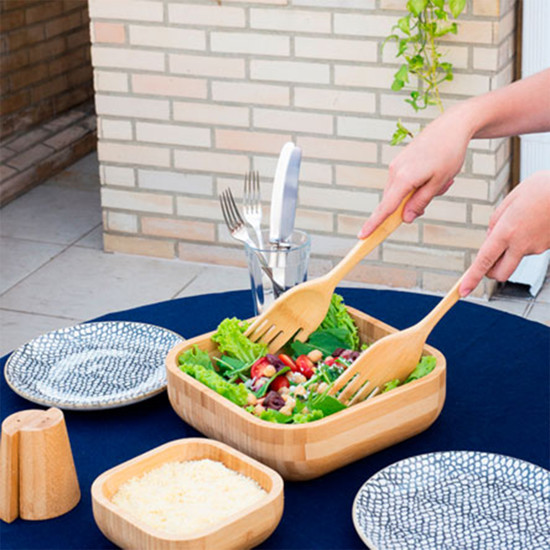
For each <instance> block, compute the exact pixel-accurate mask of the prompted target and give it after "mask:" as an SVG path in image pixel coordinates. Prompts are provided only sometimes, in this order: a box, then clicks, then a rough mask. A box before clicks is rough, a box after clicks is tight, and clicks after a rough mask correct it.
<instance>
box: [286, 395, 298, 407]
mask: <svg viewBox="0 0 550 550" xmlns="http://www.w3.org/2000/svg"><path fill="white" fill-rule="evenodd" d="M295 406H296V399H294V397H290V395H288V396H287V400H286V404H285V407H290V408H291V409H293V408H294V407H295Z"/></svg>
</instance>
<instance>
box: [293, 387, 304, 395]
mask: <svg viewBox="0 0 550 550" xmlns="http://www.w3.org/2000/svg"><path fill="white" fill-rule="evenodd" d="M306 393H307V390H306V389H305V388H304V386H301V385H299V386H296V387H295V388H294V395H305V394H306Z"/></svg>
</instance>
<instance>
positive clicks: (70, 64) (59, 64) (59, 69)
mask: <svg viewBox="0 0 550 550" xmlns="http://www.w3.org/2000/svg"><path fill="white" fill-rule="evenodd" d="M85 49H86V48H79V49H78V50H75V51H67V52H66V53H64V54H63V55H62V56H61V57H56V58H55V59H52V60H51V61H49V63H48V67H49V69H50V74H51V75H52V76H56V75H60V74H63V73H68V72H69V71H71V70H73V69H74V68H75V67H79V66H80V65H82V64H83V63H84V62H85V61H86V53H85Z"/></svg>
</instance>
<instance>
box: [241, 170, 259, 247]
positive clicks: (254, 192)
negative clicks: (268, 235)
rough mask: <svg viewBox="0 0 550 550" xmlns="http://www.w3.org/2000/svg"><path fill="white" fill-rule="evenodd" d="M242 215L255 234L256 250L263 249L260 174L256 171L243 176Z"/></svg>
mask: <svg viewBox="0 0 550 550" xmlns="http://www.w3.org/2000/svg"><path fill="white" fill-rule="evenodd" d="M243 215H244V219H245V220H246V221H247V222H248V223H249V224H250V226H251V227H252V229H254V232H255V233H256V238H257V239H258V248H263V244H264V243H263V239H262V203H261V196H260V173H259V172H258V171H257V170H253V171H250V172H247V173H246V174H245V176H244V195H243Z"/></svg>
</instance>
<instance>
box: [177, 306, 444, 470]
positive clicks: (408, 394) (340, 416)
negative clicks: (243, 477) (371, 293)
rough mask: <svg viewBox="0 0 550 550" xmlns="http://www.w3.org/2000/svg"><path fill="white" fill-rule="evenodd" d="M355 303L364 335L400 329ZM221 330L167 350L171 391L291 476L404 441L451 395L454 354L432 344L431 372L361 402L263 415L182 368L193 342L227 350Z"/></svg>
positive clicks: (210, 432) (204, 423)
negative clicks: (216, 337) (292, 420)
mask: <svg viewBox="0 0 550 550" xmlns="http://www.w3.org/2000/svg"><path fill="white" fill-rule="evenodd" d="M348 311H349V313H350V314H351V316H352V318H353V319H354V321H355V322H356V324H357V326H358V328H359V335H360V338H361V341H363V342H374V341H376V340H379V339H380V338H382V337H384V336H386V335H387V334H390V333H392V332H396V331H397V329H395V328H393V327H391V326H389V325H386V324H385V323H382V322H381V321H378V320H377V319H375V318H374V317H371V316H369V315H366V314H365V313H362V312H360V311H358V310H356V309H354V308H350V307H348ZM212 334H213V332H210V333H208V334H204V335H202V336H197V337H196V338H192V339H190V340H186V341H185V342H183V343H181V344H178V345H177V346H175V347H174V348H172V350H171V351H170V352H169V354H168V356H167V357H166V368H167V379H168V397H169V399H170V403H171V405H172V407H173V408H174V410H175V411H176V413H177V414H178V415H179V416H180V417H181V418H182V419H183V420H184V421H185V422H187V423H188V424H190V425H191V426H193V427H194V428H196V429H197V430H199V431H200V432H202V433H203V434H205V435H207V436H208V437H212V438H214V439H219V440H221V441H224V442H226V443H228V444H229V445H231V446H233V447H235V448H237V449H239V450H240V451H242V452H243V453H246V454H247V455H250V456H252V457H254V458H255V459H257V460H259V461H260V462H263V463H264V464H267V465H268V466H270V467H271V468H273V469H275V470H277V471H278V472H279V473H280V474H281V475H282V476H283V477H284V478H285V479H290V480H305V479H312V478H315V477H319V476H321V475H323V474H326V473H328V472H330V471H332V470H335V469H337V468H340V467H341V466H344V465H346V464H349V463H350V462H354V461H355V460H358V459H360V458H363V457H365V456H367V455H370V454H372V453H375V452H377V451H380V450H382V449H385V448H386V447H389V446H391V445H394V444H395V443H399V442H400V441H403V440H405V439H408V438H409V437H412V436H414V435H416V434H418V433H420V432H422V431H424V430H425V429H426V428H428V427H429V426H430V425H431V424H432V423H433V422H434V421H435V419H436V418H437V417H438V416H439V413H440V412H441V409H442V408H443V403H444V401H445V374H446V361H445V357H444V356H443V354H442V353H441V352H440V351H438V350H437V349H435V348H433V347H431V346H428V345H426V346H424V351H423V355H433V356H435V357H436V359H437V363H436V367H435V369H434V370H433V371H432V372H431V373H430V374H429V375H427V376H425V377H424V378H421V379H420V380H416V381H414V382H411V383H409V384H406V385H404V386H401V387H398V388H396V389H394V390H391V391H390V392H388V393H385V394H382V395H379V396H376V397H374V398H373V399H370V400H369V401H365V402H363V403H359V404H357V405H353V406H352V407H350V408H348V409H346V410H344V411H340V412H338V413H336V414H334V415H331V416H328V417H326V418H322V419H321V420H316V421H314V422H311V423H308V424H294V425H293V424H288V425H285V424H275V423H272V422H267V421H265V420H261V419H259V418H257V417H256V416H254V415H252V414H250V413H249V412H247V411H245V410H244V409H242V408H240V407H238V406H237V405H235V404H234V403H232V402H231V401H229V400H228V399H226V398H224V397H222V396H221V395H219V394H217V393H216V392H215V391H213V390H211V389H210V388H208V387H206V386H205V385H203V384H202V383H200V382H198V381H197V380H195V379H194V378H193V377H191V376H189V375H187V374H185V373H184V372H182V371H181V370H180V368H179V365H178V356H179V355H180V354H181V353H182V352H184V351H186V350H188V349H191V348H192V347H193V346H195V345H196V346H198V347H199V348H200V349H202V350H204V351H206V352H208V353H209V354H210V356H212V357H214V356H219V352H218V351H217V347H216V344H215V343H214V342H212V340H211V336H212Z"/></svg>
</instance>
